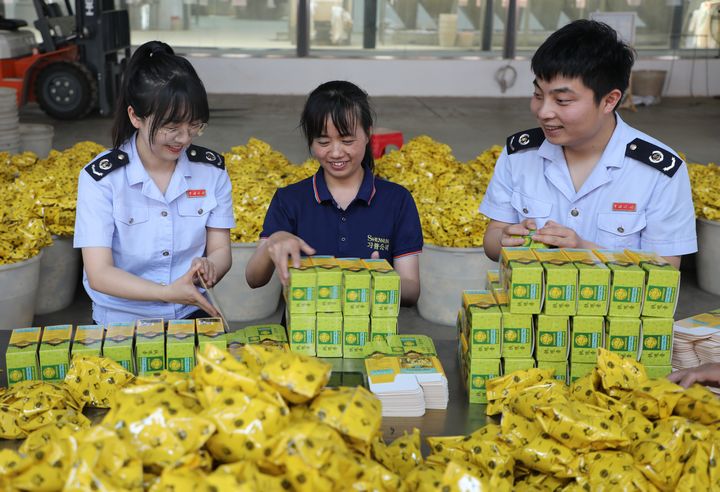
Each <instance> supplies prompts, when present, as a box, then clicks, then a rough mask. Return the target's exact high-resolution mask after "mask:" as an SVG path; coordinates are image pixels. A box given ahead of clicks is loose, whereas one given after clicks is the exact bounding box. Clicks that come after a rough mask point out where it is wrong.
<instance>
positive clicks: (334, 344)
mask: <svg viewBox="0 0 720 492" xmlns="http://www.w3.org/2000/svg"><path fill="white" fill-rule="evenodd" d="M316 323H317V331H316V332H317V349H316V350H317V356H318V357H342V356H343V350H342V349H343V336H342V335H343V333H342V328H343V316H342V313H317V321H316Z"/></svg>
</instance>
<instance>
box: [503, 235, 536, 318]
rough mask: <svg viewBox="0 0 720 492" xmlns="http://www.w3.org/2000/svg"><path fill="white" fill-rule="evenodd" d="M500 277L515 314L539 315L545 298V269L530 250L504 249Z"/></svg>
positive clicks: (511, 310) (511, 309) (509, 304)
mask: <svg viewBox="0 0 720 492" xmlns="http://www.w3.org/2000/svg"><path fill="white" fill-rule="evenodd" d="M500 262H501V263H500V277H501V283H502V285H503V288H504V289H505V290H506V291H507V293H508V306H509V307H510V312H511V313H514V314H538V313H540V312H541V311H542V305H543V298H544V292H543V287H544V279H543V267H542V265H541V264H540V261H539V260H538V259H537V257H536V256H535V254H534V253H533V251H532V250H531V249H529V248H503V249H502V253H501V258H500Z"/></svg>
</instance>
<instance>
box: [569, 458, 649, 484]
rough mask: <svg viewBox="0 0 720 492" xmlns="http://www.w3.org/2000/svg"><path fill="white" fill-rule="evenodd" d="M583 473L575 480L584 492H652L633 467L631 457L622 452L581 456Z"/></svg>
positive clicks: (643, 477) (641, 475)
mask: <svg viewBox="0 0 720 492" xmlns="http://www.w3.org/2000/svg"><path fill="white" fill-rule="evenodd" d="M581 461H582V468H583V471H584V472H585V473H583V474H581V475H580V476H578V478H577V483H578V485H580V486H581V487H583V488H584V490H593V491H598V492H601V491H602V492H605V491H607V492H612V491H615V490H638V491H641V490H652V485H651V484H649V483H648V481H647V479H646V478H645V476H644V475H643V474H642V473H641V472H640V470H638V469H637V468H636V467H635V466H634V459H633V456H632V455H631V454H629V453H625V452H623V451H594V452H591V453H588V454H586V455H583V456H582V460H581Z"/></svg>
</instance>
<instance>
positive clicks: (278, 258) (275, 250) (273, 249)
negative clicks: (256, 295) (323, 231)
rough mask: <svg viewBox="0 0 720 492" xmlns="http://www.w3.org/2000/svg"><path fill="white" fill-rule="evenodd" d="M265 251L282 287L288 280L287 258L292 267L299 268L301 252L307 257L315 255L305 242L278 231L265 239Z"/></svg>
mask: <svg viewBox="0 0 720 492" xmlns="http://www.w3.org/2000/svg"><path fill="white" fill-rule="evenodd" d="M267 251H268V254H269V255H270V260H272V262H273V264H274V265H275V269H276V270H277V272H278V277H280V282H281V283H282V284H283V285H287V284H288V281H289V280H290V272H289V271H288V266H289V264H288V258H290V260H291V261H292V266H293V267H295V268H299V267H300V253H301V252H302V253H305V254H306V255H308V256H309V255H314V254H315V250H314V249H313V248H312V247H310V246H309V245H308V244H307V243H306V242H305V241H303V240H302V239H300V238H299V237H297V236H295V235H294V234H290V233H289V232H285V231H278V232H276V233H274V234H272V235H271V236H270V237H269V238H268V239H267Z"/></svg>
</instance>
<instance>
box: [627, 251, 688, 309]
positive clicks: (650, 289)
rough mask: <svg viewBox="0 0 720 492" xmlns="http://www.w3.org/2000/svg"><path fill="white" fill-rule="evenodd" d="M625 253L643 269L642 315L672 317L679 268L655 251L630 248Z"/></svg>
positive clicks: (677, 291) (678, 279) (676, 295)
mask: <svg viewBox="0 0 720 492" xmlns="http://www.w3.org/2000/svg"><path fill="white" fill-rule="evenodd" d="M625 253H626V254H627V255H628V257H629V258H630V259H631V260H632V261H634V262H635V263H636V264H637V265H639V266H640V267H641V268H642V269H643V270H645V302H644V304H643V309H642V315H643V316H653V317H657V318H672V317H673V315H674V314H675V309H676V308H677V300H678V293H679V292H680V270H678V269H677V268H675V267H674V266H672V265H671V264H670V263H668V262H667V261H666V260H665V258H663V257H662V256H659V255H657V254H655V253H648V252H646V251H630V250H625Z"/></svg>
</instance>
